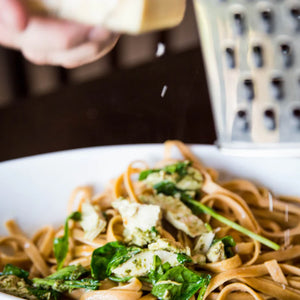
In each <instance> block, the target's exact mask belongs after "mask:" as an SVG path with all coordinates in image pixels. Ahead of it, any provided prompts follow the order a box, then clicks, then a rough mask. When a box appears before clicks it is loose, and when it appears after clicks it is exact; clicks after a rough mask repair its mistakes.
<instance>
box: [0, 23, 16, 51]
mask: <svg viewBox="0 0 300 300" xmlns="http://www.w3.org/2000/svg"><path fill="white" fill-rule="evenodd" d="M19 37H20V33H19V32H17V31H9V30H7V27H6V26H4V25H2V24H1V23H0V44H1V45H3V46H5V47H9V48H14V49H19V42H18V41H19Z"/></svg>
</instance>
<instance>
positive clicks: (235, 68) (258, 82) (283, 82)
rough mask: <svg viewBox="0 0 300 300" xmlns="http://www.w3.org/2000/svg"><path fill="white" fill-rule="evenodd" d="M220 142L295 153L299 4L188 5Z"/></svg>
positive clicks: (229, 0) (296, 0)
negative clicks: (194, 18)
mask: <svg viewBox="0 0 300 300" xmlns="http://www.w3.org/2000/svg"><path fill="white" fill-rule="evenodd" d="M194 6H195V10H196V15H197V20H198V25H199V32H200V38H201V44H202V48H203V54H204V59H205V65H206V70H207V76H208V83H209V89H210V94H211V100H212V107H213V112H214V118H215V125H216V128H217V136H218V144H219V145H220V146H221V147H222V148H226V149H256V150H257V149H286V150H288V151H290V150H291V151H292V153H293V154H295V153H296V154H298V155H300V0H290V1H289V0H272V1H260V0H194Z"/></svg>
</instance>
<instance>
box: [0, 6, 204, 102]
mask: <svg viewBox="0 0 300 300" xmlns="http://www.w3.org/2000/svg"><path fill="white" fill-rule="evenodd" d="M159 43H162V44H163V45H164V46H165V50H166V54H168V53H178V52H182V51H185V50H187V49H191V48H195V47H198V33H197V27H196V21H195V16H194V11H193V7H192V1H188V7H187V11H186V16H185V18H184V21H183V22H182V23H181V25H180V26H178V27H176V28H174V29H171V30H167V31H163V32H155V33H150V34H144V35H141V36H122V37H121V39H120V41H119V42H118V44H117V46H116V48H115V49H114V50H113V51H112V52H111V53H110V54H109V55H107V56H106V57H104V58H102V59H100V60H99V61H97V62H94V63H92V64H89V65H86V66H82V67H79V68H76V69H72V70H66V69H63V68H57V67H50V66H36V65H33V64H31V63H29V62H28V61H26V60H25V59H24V58H23V57H22V55H21V54H20V53H19V52H17V51H13V50H8V49H5V48H1V47H0V66H1V68H0V108H1V107H4V106H7V105H10V104H12V103H14V102H16V101H24V100H26V98H28V97H31V96H36V95H41V94H47V93H51V92H52V91H57V90H59V89H60V88H63V86H65V85H72V84H77V83H80V82H84V81H89V80H91V79H94V78H99V77H101V76H105V75H107V74H109V73H111V72H113V71H114V70H117V69H124V68H130V67H133V66H137V65H141V64H144V63H147V62H150V61H152V60H155V58H156V53H157V47H158V44H159ZM199 55H200V53H199Z"/></svg>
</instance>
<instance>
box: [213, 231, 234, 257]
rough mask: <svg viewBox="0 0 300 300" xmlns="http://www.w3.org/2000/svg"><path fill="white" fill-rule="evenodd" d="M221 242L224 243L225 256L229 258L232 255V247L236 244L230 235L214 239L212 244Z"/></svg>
mask: <svg viewBox="0 0 300 300" xmlns="http://www.w3.org/2000/svg"><path fill="white" fill-rule="evenodd" d="M220 241H221V242H222V243H223V244H224V249H225V255H226V257H227V258H230V257H232V256H233V255H234V253H233V251H232V247H234V246H235V245H236V243H235V241H234V239H233V237H232V236H231V235H227V236H224V237H223V238H220V239H217V238H216V239H214V240H213V242H212V244H215V243H217V242H220Z"/></svg>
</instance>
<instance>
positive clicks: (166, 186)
mask: <svg viewBox="0 0 300 300" xmlns="http://www.w3.org/2000/svg"><path fill="white" fill-rule="evenodd" d="M153 188H154V189H155V190H156V192H157V193H158V194H159V193H161V194H164V195H167V196H175V195H176V194H179V196H180V199H181V200H182V201H188V200H192V197H191V196H190V195H188V194H187V193H186V192H185V191H183V190H181V189H179V188H177V187H176V185H175V183H173V182H171V181H168V180H164V181H161V182H159V183H157V184H155V185H154V186H153Z"/></svg>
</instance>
